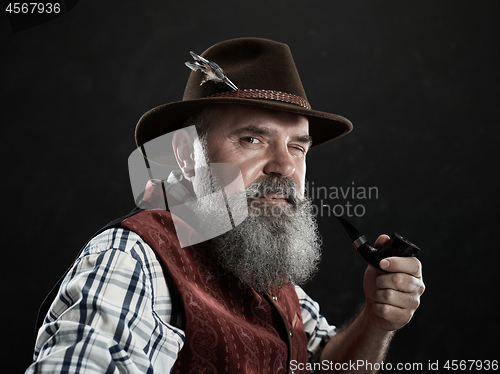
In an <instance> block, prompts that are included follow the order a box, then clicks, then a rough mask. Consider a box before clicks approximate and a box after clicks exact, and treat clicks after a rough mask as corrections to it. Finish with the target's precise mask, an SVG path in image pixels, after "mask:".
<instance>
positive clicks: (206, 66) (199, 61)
mask: <svg viewBox="0 0 500 374" xmlns="http://www.w3.org/2000/svg"><path fill="white" fill-rule="evenodd" d="M189 53H190V54H191V56H192V57H193V59H194V62H185V65H186V66H187V67H188V68H190V69H191V70H193V71H197V70H200V71H201V72H202V73H204V74H206V77H205V78H204V79H203V80H202V81H201V83H200V86H201V85H202V84H203V83H205V82H208V81H213V82H216V83H225V84H227V85H228V86H229V87H231V88H232V89H233V90H234V91H238V87H236V86H235V85H234V83H233V82H231V81H230V80H229V78H228V77H226V74H225V73H224V70H222V68H221V67H220V66H219V65H217V64H216V63H215V62H210V61H208V60H207V59H206V58H203V57H201V56H200V55H197V54H196V53H194V52H192V51H191V52H189Z"/></svg>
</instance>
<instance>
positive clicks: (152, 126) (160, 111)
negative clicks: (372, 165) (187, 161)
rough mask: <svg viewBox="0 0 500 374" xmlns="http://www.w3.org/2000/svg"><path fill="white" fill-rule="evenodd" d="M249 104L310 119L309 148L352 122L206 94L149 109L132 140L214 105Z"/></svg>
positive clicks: (143, 140) (264, 102) (279, 105)
mask: <svg viewBox="0 0 500 374" xmlns="http://www.w3.org/2000/svg"><path fill="white" fill-rule="evenodd" d="M219 104H223V105H227V104H238V105H251V106H257V107H261V108H267V109H275V110H281V111H284V112H289V113H296V114H302V115H304V116H306V117H307V118H308V120H309V135H311V137H312V139H313V144H312V147H317V146H319V145H321V144H324V143H326V142H329V141H331V140H334V139H337V138H340V137H342V136H344V135H346V134H348V133H349V132H351V130H352V128H353V126H352V123H351V122H350V121H349V120H348V119H347V118H344V117H342V116H339V115H337V114H331V113H326V112H320V111H316V110H312V109H307V108H303V107H300V106H298V105H295V104H289V103H286V102H281V101H276V100H266V99H245V98H231V97H223V98H221V97H208V98H201V99H196V100H187V101H177V102H173V103H168V104H163V105H160V106H158V107H156V108H153V109H151V110H149V111H148V112H146V113H144V115H143V116H142V117H141V118H140V119H139V122H138V123H137V126H136V129H135V140H136V143H137V146H138V147H140V146H142V145H143V144H145V143H147V142H148V141H150V140H152V139H154V138H156V137H159V136H161V135H164V134H166V133H169V132H171V131H175V130H178V129H180V128H182V127H184V121H185V120H186V119H187V118H189V117H190V116H192V115H194V114H196V113H198V112H200V111H202V110H203V109H205V108H208V107H211V106H214V105H219Z"/></svg>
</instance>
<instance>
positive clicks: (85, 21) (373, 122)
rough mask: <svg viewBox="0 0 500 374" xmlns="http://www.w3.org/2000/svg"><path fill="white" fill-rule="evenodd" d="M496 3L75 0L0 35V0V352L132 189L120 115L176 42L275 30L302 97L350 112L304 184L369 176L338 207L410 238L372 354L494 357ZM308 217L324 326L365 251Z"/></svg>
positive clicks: (181, 49) (165, 88)
mask: <svg viewBox="0 0 500 374" xmlns="http://www.w3.org/2000/svg"><path fill="white" fill-rule="evenodd" d="M499 15H500V3H499V2H498V1H482V0H479V1H442V0H435V1H400V0H391V1H370V0H366V1H347V0H346V1H331V0H330V1H307V2H306V1H271V0H268V1H251V2H243V1H227V0H219V1H216V2H206V1H204V2H202V1H142V2H139V1H102V2H101V1H93V2H92V1H80V2H79V3H78V5H77V6H75V7H74V8H73V9H72V10H71V11H70V12H68V13H67V14H65V15H63V16H61V17H59V18H57V19H54V20H52V21H50V22H48V23H45V24H42V25H40V26H37V27H34V28H31V29H27V30H24V31H20V32H16V33H13V32H12V30H11V29H10V26H9V23H8V19H7V16H6V15H5V12H4V13H3V15H1V16H0V21H1V44H0V50H1V62H0V64H1V65H0V66H1V73H0V74H1V83H0V95H1V100H2V101H1V102H2V104H1V123H2V124H1V134H2V136H1V140H2V143H3V144H2V147H1V152H2V169H3V173H2V196H3V197H4V199H5V200H4V203H3V215H4V219H3V220H2V224H1V226H2V250H3V253H4V255H3V267H2V270H3V282H2V296H3V297H2V320H3V323H4V326H3V329H2V332H3V336H4V342H5V343H8V346H7V347H8V348H7V350H5V348H4V349H3V353H2V354H6V356H5V359H8V360H9V361H11V362H16V364H18V365H19V367H20V369H21V370H23V369H24V368H25V367H26V366H28V365H29V364H30V362H31V356H32V351H33V345H34V333H33V326H34V322H35V318H36V314H37V308H38V306H39V305H40V304H41V302H42V300H43V298H44V296H45V295H46V294H47V293H48V292H49V290H50V288H51V287H52V285H53V284H55V283H56V281H57V280H58V278H59V277H60V276H61V275H62V274H63V273H64V271H65V269H66V268H67V267H68V266H69V265H70V264H71V262H72V260H73V258H74V257H75V256H76V254H77V252H78V251H79V249H80V247H81V246H82V245H83V244H85V242H86V240H87V239H89V238H90V236H91V235H92V234H93V233H94V232H95V231H96V230H97V229H99V228H100V227H101V226H103V225H104V224H106V223H107V222H108V221H110V220H111V219H114V218H116V217H118V216H121V215H123V214H125V213H127V212H128V211H129V210H131V208H132V207H133V197H132V193H131V189H130V184H129V179H128V168H127V158H128V156H129V154H130V153H131V152H132V151H133V150H134V140H133V132H134V127H135V124H136V122H137V120H138V119H139V117H140V116H141V115H142V114H143V113H144V112H146V111H147V110H149V109H150V108H152V107H154V106H157V105H160V104H163V103H166V102H171V101H177V100H180V99H181V97H182V93H183V90H184V85H185V82H186V79H187V77H188V74H189V70H188V69H187V68H186V67H185V66H184V64H183V63H184V61H187V60H190V56H189V53H188V52H189V51H190V50H193V51H196V52H198V53H201V52H202V51H203V50H205V49H206V48H207V47H209V46H210V45H212V44H214V43H216V42H218V41H221V40H225V39H230V38H234V37H240V36H259V37H266V38H270V39H274V40H277V41H281V42H285V43H287V44H288V45H289V46H290V48H291V49H292V52H293V54H294V57H295V61H296V64H297V67H298V69H299V72H300V74H301V78H302V81H303V84H304V86H305V89H306V91H307V93H308V98H309V101H310V102H311V104H312V105H313V108H315V109H318V110H323V111H328V112H333V113H337V114H341V115H343V116H345V117H347V118H349V119H350V120H351V121H352V122H353V124H354V126H355V129H354V131H353V132H352V133H351V134H350V135H348V136H347V137H345V138H342V139H340V140H338V141H336V142H333V143H330V144H329V145H326V146H323V147H321V148H318V149H315V150H313V151H312V152H311V153H310V156H309V161H308V168H309V169H308V178H309V181H310V185H311V183H312V182H313V181H314V186H315V187H320V186H324V187H327V188H330V187H332V186H336V187H343V188H347V187H352V186H353V183H354V186H355V187H365V188H368V187H377V189H378V198H375V197H374V196H372V198H371V199H354V200H353V199H347V200H349V203H350V204H353V205H359V204H361V205H363V208H364V213H365V214H364V215H363V216H362V217H353V218H352V223H353V224H355V225H356V226H358V228H359V229H360V230H361V231H363V232H364V233H365V234H366V235H367V236H368V238H370V239H371V240H372V241H374V240H375V238H376V237H377V236H378V234H380V233H391V231H392V230H396V231H397V232H399V233H400V234H402V235H404V236H405V237H407V238H408V239H410V240H411V241H413V242H415V243H416V244H417V245H418V246H419V247H421V248H422V251H421V252H420V254H419V258H420V259H421V261H422V263H423V266H424V275H425V276H424V279H425V283H426V286H427V290H426V292H425V294H424V296H423V297H422V305H421V307H420V308H419V309H418V311H417V312H416V314H415V316H414V319H413V321H412V322H411V323H410V324H409V325H407V326H406V327H404V328H403V329H402V330H401V331H399V332H398V333H397V335H396V337H395V339H394V342H393V344H392V348H391V351H390V353H389V355H388V357H387V360H386V361H389V362H391V363H394V364H396V363H413V362H416V363H419V362H420V363H423V364H424V366H425V367H426V366H427V364H428V362H429V360H432V361H435V360H437V359H439V360H440V364H441V365H443V364H444V362H445V361H446V360H464V359H465V360H468V359H489V360H493V359H499V358H500V357H499V354H498V344H499V338H498V334H499V329H498V300H497V298H498V288H497V287H498V280H497V266H498V265H497V264H498V260H499V255H498V253H499V251H500V249H499V248H498V244H497V240H496V238H497V232H498V224H499V219H498V205H499V198H498V194H497V190H498V187H497V183H498V177H497V172H498V154H499V152H498V150H497V143H498V137H499V129H498V126H499V114H500V113H499V106H498V104H499V102H498V101H499V89H498V85H499V84H500V80H499V68H498V66H500V65H499V62H500V59H499V48H498V36H499ZM347 200H343V199H337V200H330V201H328V203H329V204H331V205H335V204H341V205H345V204H347ZM325 202H326V201H325ZM316 203H317V204H319V203H320V202H319V201H316ZM359 212H361V210H360V208H358V213H359ZM319 224H320V228H321V231H322V233H323V236H324V258H323V262H322V264H321V269H320V271H319V273H318V275H317V276H316V277H315V278H314V280H313V281H312V282H310V283H309V284H307V286H306V287H305V288H306V290H307V291H308V292H309V294H310V295H311V296H312V297H314V298H315V299H316V300H317V301H319V302H320V304H321V308H322V312H323V314H324V315H325V316H327V318H328V319H329V321H330V322H331V323H334V324H337V325H342V324H343V323H345V322H346V321H347V320H348V319H349V318H350V316H352V314H353V312H354V311H355V310H356V309H357V307H358V305H359V304H360V303H361V302H362V300H363V291H362V277H363V272H364V268H365V264H364V262H363V260H362V259H361V257H360V256H359V255H357V254H356V252H355V251H354V249H353V248H352V246H351V245H350V241H349V239H348V237H347V235H346V234H345V233H344V231H343V230H342V229H341V227H340V225H339V224H338V223H337V222H336V221H335V220H334V219H333V218H327V217H320V218H319Z"/></svg>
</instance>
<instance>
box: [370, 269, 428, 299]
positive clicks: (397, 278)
mask: <svg viewBox="0 0 500 374" xmlns="http://www.w3.org/2000/svg"><path fill="white" fill-rule="evenodd" d="M375 285H376V286H377V288H379V289H385V288H390V289H393V290H396V291H401V292H408V293H410V292H414V293H418V294H422V293H423V289H424V285H423V282H422V280H421V279H419V278H416V277H414V276H413V275H409V274H406V273H384V274H382V275H379V276H378V277H377V279H376V280H375Z"/></svg>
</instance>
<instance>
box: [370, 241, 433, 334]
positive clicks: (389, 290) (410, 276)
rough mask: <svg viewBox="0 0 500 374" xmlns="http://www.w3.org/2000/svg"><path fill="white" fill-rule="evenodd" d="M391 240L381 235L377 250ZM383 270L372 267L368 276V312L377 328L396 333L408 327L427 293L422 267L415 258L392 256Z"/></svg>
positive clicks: (383, 261) (385, 261)
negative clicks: (424, 294)
mask: <svg viewBox="0 0 500 374" xmlns="http://www.w3.org/2000/svg"><path fill="white" fill-rule="evenodd" d="M388 240H389V237H388V236H387V235H381V236H379V237H378V239H377V241H376V242H375V247H379V246H381V245H383V244H384V243H385V242H387V241H388ZM380 268H381V269H384V270H385V271H386V272H383V271H380V270H378V269H375V268H374V267H372V266H369V267H368V268H367V269H366V272H365V277H364V282H363V283H364V290H365V297H366V307H365V310H364V312H365V313H366V314H367V317H368V319H369V321H370V323H371V324H372V326H374V327H378V328H380V329H382V330H385V331H394V330H397V329H400V328H401V327H403V326H404V325H406V324H407V323H408V322H409V321H410V320H411V318H412V316H413V313H414V312H415V310H416V309H417V308H418V306H419V305H420V296H421V295H422V294H423V292H424V290H425V286H424V282H423V279H422V265H421V264H420V261H419V260H418V259H416V258H415V257H389V258H386V259H384V260H382V261H380Z"/></svg>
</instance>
